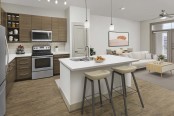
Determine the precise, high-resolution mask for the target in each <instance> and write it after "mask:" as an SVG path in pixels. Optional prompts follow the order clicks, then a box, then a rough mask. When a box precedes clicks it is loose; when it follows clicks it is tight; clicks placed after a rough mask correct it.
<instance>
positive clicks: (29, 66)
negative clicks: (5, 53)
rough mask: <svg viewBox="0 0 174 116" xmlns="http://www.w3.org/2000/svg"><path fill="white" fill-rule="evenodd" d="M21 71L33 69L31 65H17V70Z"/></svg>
mask: <svg viewBox="0 0 174 116" xmlns="http://www.w3.org/2000/svg"><path fill="white" fill-rule="evenodd" d="M21 69H28V70H30V69H31V64H23V65H17V70H21Z"/></svg>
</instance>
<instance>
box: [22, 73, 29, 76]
mask: <svg viewBox="0 0 174 116" xmlns="http://www.w3.org/2000/svg"><path fill="white" fill-rule="evenodd" d="M28 74H29V73H24V74H20V76H25V75H28Z"/></svg>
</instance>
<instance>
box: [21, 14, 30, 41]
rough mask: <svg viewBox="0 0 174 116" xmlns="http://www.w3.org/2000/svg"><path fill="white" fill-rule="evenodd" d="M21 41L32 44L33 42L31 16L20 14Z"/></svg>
mask: <svg viewBox="0 0 174 116" xmlns="http://www.w3.org/2000/svg"><path fill="white" fill-rule="evenodd" d="M19 22H20V26H19V27H20V28H19V29H20V34H19V35H20V41H21V42H30V41H31V15H25V14H20V15H19Z"/></svg>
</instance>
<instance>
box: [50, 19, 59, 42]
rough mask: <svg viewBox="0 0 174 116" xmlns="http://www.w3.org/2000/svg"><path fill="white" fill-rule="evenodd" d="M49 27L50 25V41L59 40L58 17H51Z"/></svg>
mask: <svg viewBox="0 0 174 116" xmlns="http://www.w3.org/2000/svg"><path fill="white" fill-rule="evenodd" d="M51 27H52V41H55V42H56V41H59V39H58V37H59V20H58V18H52V19H51Z"/></svg>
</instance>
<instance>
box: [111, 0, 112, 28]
mask: <svg viewBox="0 0 174 116" xmlns="http://www.w3.org/2000/svg"><path fill="white" fill-rule="evenodd" d="M111 25H112V0H111Z"/></svg>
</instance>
